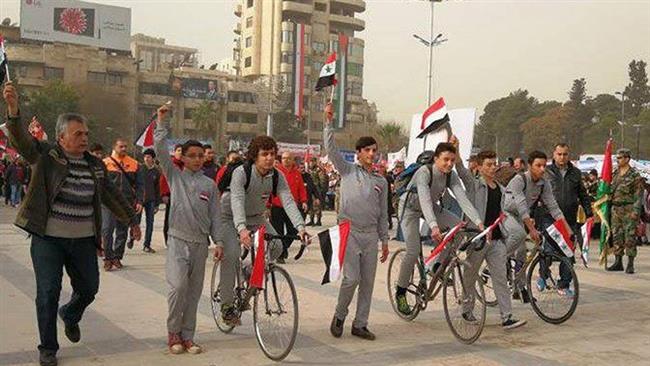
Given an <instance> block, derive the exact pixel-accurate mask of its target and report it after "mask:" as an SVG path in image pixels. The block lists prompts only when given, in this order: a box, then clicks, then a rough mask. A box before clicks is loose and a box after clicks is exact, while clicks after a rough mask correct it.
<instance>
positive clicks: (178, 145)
mask: <svg viewBox="0 0 650 366" xmlns="http://www.w3.org/2000/svg"><path fill="white" fill-rule="evenodd" d="M179 147H180V148H183V144H176V145H174V151H176V150H178V148H179Z"/></svg>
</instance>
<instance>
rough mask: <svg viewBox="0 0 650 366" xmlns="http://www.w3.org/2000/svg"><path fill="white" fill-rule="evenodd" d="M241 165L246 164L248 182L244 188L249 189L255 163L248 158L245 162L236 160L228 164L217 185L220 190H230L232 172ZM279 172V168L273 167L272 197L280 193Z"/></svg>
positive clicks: (245, 170) (245, 171) (222, 191)
mask: <svg viewBox="0 0 650 366" xmlns="http://www.w3.org/2000/svg"><path fill="white" fill-rule="evenodd" d="M241 165H243V166H244V173H246V183H245V184H244V190H248V186H249V185H250V183H251V174H253V163H252V162H251V161H250V160H246V161H245V162H241V161H236V162H234V163H228V165H227V166H226V171H225V172H224V173H223V177H221V180H220V181H219V184H218V185H217V187H218V188H219V192H221V193H224V192H227V191H230V181H231V180H232V173H233V172H234V171H235V169H237V168H239V167H240V166H241ZM279 174H280V172H279V171H278V170H277V169H275V168H273V177H272V178H271V179H272V185H273V188H272V189H271V196H272V197H275V196H277V193H278V177H279Z"/></svg>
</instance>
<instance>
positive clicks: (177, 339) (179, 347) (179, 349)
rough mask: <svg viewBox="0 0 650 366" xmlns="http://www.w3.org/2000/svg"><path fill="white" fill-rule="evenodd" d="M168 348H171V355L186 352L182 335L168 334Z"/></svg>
mask: <svg viewBox="0 0 650 366" xmlns="http://www.w3.org/2000/svg"><path fill="white" fill-rule="evenodd" d="M167 346H169V352H170V353H171V354H174V355H179V354H181V353H183V352H185V347H184V346H183V340H182V339H181V335H180V333H168V334H167Z"/></svg>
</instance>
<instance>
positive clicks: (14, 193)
mask: <svg viewBox="0 0 650 366" xmlns="http://www.w3.org/2000/svg"><path fill="white" fill-rule="evenodd" d="M21 190H22V185H21V184H12V185H11V204H12V205H14V206H18V205H19V204H20V199H21V197H22V192H21Z"/></svg>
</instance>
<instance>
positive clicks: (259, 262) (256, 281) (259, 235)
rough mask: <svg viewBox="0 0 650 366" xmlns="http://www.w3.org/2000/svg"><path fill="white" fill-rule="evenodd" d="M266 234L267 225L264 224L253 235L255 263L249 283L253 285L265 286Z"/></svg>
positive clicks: (256, 286) (257, 286)
mask: <svg viewBox="0 0 650 366" xmlns="http://www.w3.org/2000/svg"><path fill="white" fill-rule="evenodd" d="M264 234H266V226H264V225H262V226H260V228H259V229H257V231H256V232H255V235H253V248H254V250H255V262H254V263H253V271H252V272H251V278H250V281H249V284H250V286H251V287H255V288H260V289H261V288H264V267H265V265H266V263H265V258H266V253H265V249H266V248H265V244H266V243H265V241H264Z"/></svg>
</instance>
